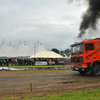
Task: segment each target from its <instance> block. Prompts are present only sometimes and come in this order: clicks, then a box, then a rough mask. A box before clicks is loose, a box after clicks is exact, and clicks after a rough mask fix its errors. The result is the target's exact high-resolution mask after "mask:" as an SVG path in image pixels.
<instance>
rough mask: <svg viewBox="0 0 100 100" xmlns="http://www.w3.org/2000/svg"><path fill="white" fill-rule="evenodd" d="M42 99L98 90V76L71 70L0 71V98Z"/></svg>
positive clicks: (99, 84) (99, 80) (99, 82)
mask: <svg viewBox="0 0 100 100" xmlns="http://www.w3.org/2000/svg"><path fill="white" fill-rule="evenodd" d="M30 82H31V83H32V96H33V97H37V96H39V97H42V96H47V95H51V94H60V93H70V92H76V91H77V92H78V91H85V90H93V89H100V76H96V77H95V76H92V75H91V74H90V73H88V74H86V75H85V76H82V75H80V74H79V73H78V72H77V71H76V72H75V71H71V70H33V71H0V98H5V97H22V98H23V97H30V96H31V95H30Z"/></svg>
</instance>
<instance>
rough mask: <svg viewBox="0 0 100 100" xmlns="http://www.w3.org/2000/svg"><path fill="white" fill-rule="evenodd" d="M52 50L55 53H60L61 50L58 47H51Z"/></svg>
mask: <svg viewBox="0 0 100 100" xmlns="http://www.w3.org/2000/svg"><path fill="white" fill-rule="evenodd" d="M51 51H54V52H55V53H58V54H59V50H58V49H56V48H53V49H51Z"/></svg>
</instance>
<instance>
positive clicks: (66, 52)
mask: <svg viewBox="0 0 100 100" xmlns="http://www.w3.org/2000/svg"><path fill="white" fill-rule="evenodd" d="M65 54H66V55H67V56H68V57H69V56H70V54H71V50H70V49H66V50H65Z"/></svg>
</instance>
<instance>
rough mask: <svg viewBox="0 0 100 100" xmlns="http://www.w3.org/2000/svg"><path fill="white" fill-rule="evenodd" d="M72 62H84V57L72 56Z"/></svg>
mask: <svg viewBox="0 0 100 100" xmlns="http://www.w3.org/2000/svg"><path fill="white" fill-rule="evenodd" d="M71 62H72V63H74V62H81V63H82V62H83V57H74V58H71Z"/></svg>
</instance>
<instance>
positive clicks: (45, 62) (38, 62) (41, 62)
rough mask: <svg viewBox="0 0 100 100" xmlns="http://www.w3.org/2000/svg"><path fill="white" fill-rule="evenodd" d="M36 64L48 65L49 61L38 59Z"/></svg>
mask: <svg viewBox="0 0 100 100" xmlns="http://www.w3.org/2000/svg"><path fill="white" fill-rule="evenodd" d="M35 65H47V61H36V62H35Z"/></svg>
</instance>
